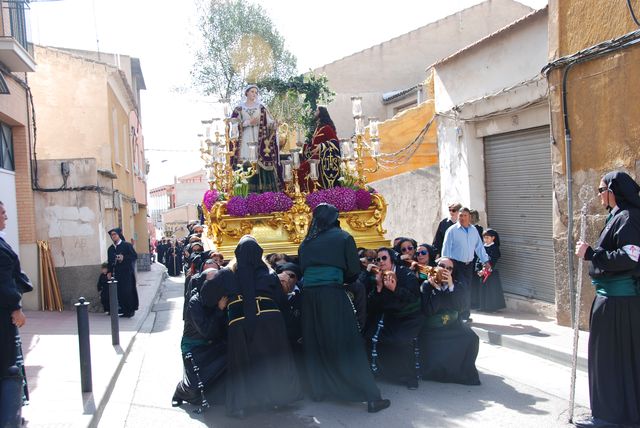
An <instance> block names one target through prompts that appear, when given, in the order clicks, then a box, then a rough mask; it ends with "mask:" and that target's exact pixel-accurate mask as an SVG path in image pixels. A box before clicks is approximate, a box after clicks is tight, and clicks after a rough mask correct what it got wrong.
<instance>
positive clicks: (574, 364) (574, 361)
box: [569, 186, 593, 423]
mask: <svg viewBox="0 0 640 428" xmlns="http://www.w3.org/2000/svg"><path fill="white" fill-rule="evenodd" d="M578 196H579V198H580V200H581V201H582V209H581V210H580V241H583V242H584V240H585V238H586V235H587V208H588V204H589V202H590V201H591V199H593V188H592V187H591V186H583V187H582V189H581V190H580V194H579V195H578ZM583 262H584V260H583V259H582V257H580V258H579V259H578V272H577V273H578V278H577V280H576V283H577V284H576V295H575V304H574V313H573V319H574V323H573V350H572V353H571V387H570V390H569V423H573V413H574V410H575V402H576V371H577V368H578V339H579V338H580V303H581V300H582V267H583Z"/></svg>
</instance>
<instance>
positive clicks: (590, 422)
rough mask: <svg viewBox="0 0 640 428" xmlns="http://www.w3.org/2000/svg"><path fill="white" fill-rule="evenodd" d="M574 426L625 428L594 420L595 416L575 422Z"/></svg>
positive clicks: (581, 427) (579, 427)
mask: <svg viewBox="0 0 640 428" xmlns="http://www.w3.org/2000/svg"><path fill="white" fill-rule="evenodd" d="M573 424H574V425H575V426H576V427H578V428H614V427H622V426H623V425H618V424H614V423H611V422H607V421H605V420H603V419H599V418H594V417H593V416H592V417H590V418H588V419H583V420H580V421H574V422H573Z"/></svg>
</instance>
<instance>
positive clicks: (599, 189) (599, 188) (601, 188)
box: [598, 187, 609, 195]
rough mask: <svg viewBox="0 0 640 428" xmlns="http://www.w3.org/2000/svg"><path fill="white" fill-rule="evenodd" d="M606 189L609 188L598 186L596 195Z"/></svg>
mask: <svg viewBox="0 0 640 428" xmlns="http://www.w3.org/2000/svg"><path fill="white" fill-rule="evenodd" d="M607 190H609V189H608V188H607V187H598V195H600V194H602V193H604V192H606V191H607Z"/></svg>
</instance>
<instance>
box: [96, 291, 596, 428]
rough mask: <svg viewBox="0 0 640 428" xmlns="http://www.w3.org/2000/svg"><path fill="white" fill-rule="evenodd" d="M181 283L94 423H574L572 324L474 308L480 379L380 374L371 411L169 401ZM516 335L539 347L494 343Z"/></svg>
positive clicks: (350, 406)
mask: <svg viewBox="0 0 640 428" xmlns="http://www.w3.org/2000/svg"><path fill="white" fill-rule="evenodd" d="M182 290H183V283H182V278H168V279H167V280H166V281H165V282H164V284H163V287H162V289H161V295H160V298H159V299H158V301H157V303H156V304H155V305H154V307H153V309H152V311H151V312H150V315H149V317H148V318H147V319H146V321H145V322H144V324H143V325H142V327H141V330H140V332H139V333H138V335H137V337H136V340H135V343H134V344H133V346H132V349H131V352H130V353H129V354H128V355H127V357H126V361H125V363H124V366H123V367H122V371H121V373H120V375H119V376H118V380H117V382H116V384H115V387H114V389H113V392H112V394H111V396H110V399H109V402H108V404H107V406H106V408H105V410H104V413H102V415H101V418H100V420H99V424H98V425H99V426H100V427H136V428H137V427H187V426H188V427H199V426H200V427H202V426H207V427H231V428H233V427H253V426H259V427H283V428H284V427H352V426H353V427H356V426H370V427H394V428H399V427H467V426H469V427H470V426H473V427H516V426H517V427H535V428H541V427H545V428H546V427H569V426H571V425H569V424H568V397H569V383H570V368H569V366H568V365H567V364H566V358H565V357H566V356H567V355H568V354H569V353H570V346H571V331H570V330H569V329H567V328H564V327H558V326H556V325H555V324H554V323H553V322H549V320H546V321H544V320H542V321H541V320H539V319H536V318H535V317H529V319H527V317H525V316H517V315H513V314H511V315H510V314H501V315H481V314H474V315H473V317H474V320H478V327H476V329H477V331H479V332H480V336H481V337H482V336H483V335H484V336H485V337H484V339H485V340H486V341H481V346H480V354H479V356H478V360H477V366H478V369H479V371H480V379H481V382H482V385H480V386H464V385H455V384H441V383H436V382H425V381H421V382H420V388H419V389H418V390H417V391H409V390H407V389H406V388H405V387H403V386H398V385H393V384H389V383H385V382H380V383H379V386H380V389H381V390H382V393H383V396H384V397H385V398H389V399H391V407H390V408H389V409H387V410H384V411H382V412H380V413H377V414H368V413H367V412H366V408H365V405H364V404H361V403H334V402H321V403H316V402H313V401H311V400H303V401H301V402H298V403H295V404H294V405H292V406H290V407H289V408H286V409H283V410H280V411H269V412H262V413H256V414H252V415H249V416H248V417H247V418H246V419H244V420H236V419H230V418H228V417H226V416H225V412H224V406H213V407H212V408H211V409H208V410H206V411H205V412H204V413H198V412H197V408H196V407H194V406H189V405H185V406H183V407H181V408H172V407H171V397H172V394H173V391H174V389H175V386H176V384H177V383H178V381H179V380H180V379H181V377H182V360H181V356H180V346H179V345H180V338H181V334H182V312H181V310H182V302H183V299H182ZM505 320H506V321H505ZM483 331H484V333H483ZM500 332H502V333H504V335H503V334H501V333H500ZM519 335H524V336H527V338H526V340H524V342H526V341H527V340H529V339H531V337H533V342H536V339H537V341H538V342H542V343H543V344H544V346H542V345H541V346H539V347H538V349H537V350H536V349H533V350H532V348H531V346H532V345H530V344H529V345H526V344H525V345H524V346H523V347H522V349H524V350H526V352H523V351H519V350H517V349H515V348H517V346H513V347H512V348H508V347H505V346H497V345H493V344H491V343H495V342H496V341H502V339H501V338H506V337H507V336H508V337H510V340H511V341H509V340H506V342H507V344H510V345H517V344H518V342H517V340H515V338H516V337H517V336H519ZM583 336H585V334H584V333H583ZM545 347H546V348H545ZM552 348H554V349H552ZM555 348H563V349H560V350H558V349H555ZM545 349H547V350H548V349H551V350H552V351H553V352H546V351H545ZM581 352H582V351H581ZM551 354H553V355H552V357H549V355H551ZM538 355H539V356H538ZM558 355H560V357H558ZM563 355H564V357H563ZM543 357H544V358H543ZM554 357H555V359H554ZM556 360H558V361H559V362H558V361H556ZM563 361H564V362H565V363H563ZM576 403H577V405H578V407H577V408H576V415H577V416H586V415H587V414H588V387H587V375H586V373H585V372H584V371H582V370H578V374H577V388H576Z"/></svg>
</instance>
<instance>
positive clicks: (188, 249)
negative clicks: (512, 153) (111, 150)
mask: <svg viewBox="0 0 640 428" xmlns="http://www.w3.org/2000/svg"><path fill="white" fill-rule="evenodd" d="M469 211H470V210H468V209H467V208H464V207H461V206H460V205H459V204H453V205H452V206H451V210H450V212H451V217H450V218H448V219H445V220H443V223H445V221H449V222H450V223H451V224H450V225H449V227H447V228H444V227H443V228H442V229H443V233H442V239H441V240H439V235H436V237H435V239H434V242H433V243H432V244H426V243H423V244H420V245H418V243H417V242H416V241H415V240H414V239H412V238H408V237H399V238H397V239H395V240H394V242H393V245H391V246H388V247H382V248H375V249H371V248H357V246H356V244H355V241H354V239H353V237H352V236H351V235H349V234H348V233H347V232H345V231H343V230H342V229H341V228H340V226H339V221H338V211H337V209H336V208H335V207H333V206H332V205H328V204H320V205H319V206H318V207H316V209H315V210H314V212H313V219H312V224H311V225H310V227H309V231H308V233H307V236H306V238H305V239H304V241H303V242H302V243H301V244H300V247H299V249H298V254H297V256H292V255H287V254H280V253H272V254H267V255H263V250H262V247H261V246H260V244H259V242H257V241H256V239H255V238H253V237H251V236H249V235H247V236H244V237H242V238H241V239H240V241H239V244H238V246H237V248H236V250H235V258H233V259H232V260H225V259H224V257H223V256H222V254H220V253H218V252H215V251H206V250H205V246H204V245H203V243H202V227H201V226H200V225H199V224H197V223H193V222H192V223H190V224H189V225H188V229H189V235H188V236H187V237H185V238H184V239H183V240H181V241H178V242H177V243H176V242H175V241H174V242H170V243H167V242H166V241H164V240H163V241H164V242H161V243H160V244H159V245H158V260H159V261H164V262H165V265H167V263H168V266H167V267H168V269H169V271H170V273H172V272H173V273H174V275H175V272H176V271H177V270H176V268H175V267H173V266H172V265H173V264H175V263H178V260H179V261H180V262H181V263H180V271H181V272H183V273H184V275H185V282H184V297H185V305H184V312H183V315H184V330H183V337H182V341H181V351H182V356H183V363H184V376H183V379H182V380H181V381H180V382H179V384H178V385H177V387H176V390H175V393H174V396H173V405H174V406H180V405H182V404H184V403H191V404H194V405H198V406H204V407H207V406H209V405H210V404H211V403H212V402H213V403H224V404H225V406H226V411H227V414H228V415H230V416H234V417H240V418H242V417H244V415H245V414H246V412H252V411H256V410H263V409H268V408H273V407H281V406H283V405H287V404H289V403H292V402H294V401H296V400H298V399H300V398H302V396H303V394H306V395H308V396H309V397H310V398H312V399H313V400H318V401H320V400H327V399H330V400H343V401H354V402H366V403H367V410H368V411H369V412H377V411H380V410H382V409H384V408H386V407H388V406H389V405H390V401H389V400H387V399H384V398H383V397H382V395H381V392H380V390H379V388H378V386H377V384H376V378H378V377H380V378H383V379H386V380H388V381H390V382H395V383H399V384H402V385H405V386H406V387H407V388H409V389H417V388H418V387H419V381H420V379H424V380H433V381H438V382H452V383H460V384H464V385H479V384H480V379H479V376H478V371H477V370H476V367H475V360H476V357H477V354H478V347H479V339H478V337H477V335H476V334H475V333H474V332H473V331H472V330H471V328H470V327H469V325H468V324H467V323H468V322H469V321H468V315H467V316H466V318H465V311H466V313H467V314H468V311H469V309H470V307H471V306H473V307H477V308H479V309H480V310H487V311H494V310H499V309H501V308H503V307H504V297H503V296H502V288H501V285H500V279H499V274H498V271H497V270H496V262H497V261H498V258H499V257H500V251H499V237H498V234H497V233H496V232H495V231H494V230H492V229H488V230H486V231H479V230H478V229H477V228H476V227H474V226H473V225H471V224H470V213H469ZM467 235H469V236H467ZM483 241H484V243H483ZM461 246H463V247H464V248H460V247H461ZM178 254H179V256H178ZM474 272H475V273H474ZM489 289H491V290H489ZM474 290H475V291H474ZM471 296H473V298H471Z"/></svg>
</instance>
